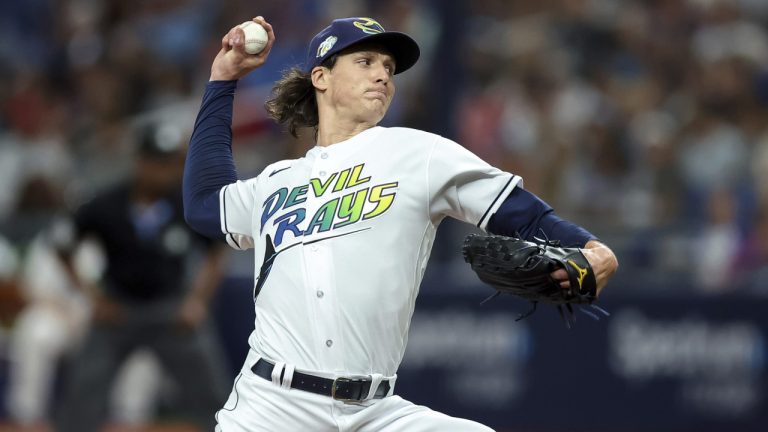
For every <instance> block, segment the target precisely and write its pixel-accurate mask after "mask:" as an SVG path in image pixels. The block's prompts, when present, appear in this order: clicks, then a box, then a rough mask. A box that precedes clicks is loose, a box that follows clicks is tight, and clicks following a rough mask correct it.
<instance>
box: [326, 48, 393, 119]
mask: <svg viewBox="0 0 768 432" xmlns="http://www.w3.org/2000/svg"><path fill="white" fill-rule="evenodd" d="M394 73H395V60H394V58H393V57H392V56H391V55H390V54H389V53H388V52H387V51H386V50H384V49H383V48H381V47H378V46H363V47H360V48H356V49H355V50H354V51H345V52H342V53H341V55H339V57H338V59H337V60H336V64H335V65H334V67H333V69H331V70H330V71H329V73H328V95H329V96H330V103H331V104H332V105H333V107H334V109H335V110H336V111H338V112H339V114H342V115H343V116H345V117H348V118H351V119H353V120H355V121H358V122H362V123H371V124H377V123H378V122H379V121H381V119H382V118H384V114H386V113H387V109H388V108H389V104H390V103H392V98H393V97H394V95H395V82H394V81H393V80H392V76H393V75H394Z"/></svg>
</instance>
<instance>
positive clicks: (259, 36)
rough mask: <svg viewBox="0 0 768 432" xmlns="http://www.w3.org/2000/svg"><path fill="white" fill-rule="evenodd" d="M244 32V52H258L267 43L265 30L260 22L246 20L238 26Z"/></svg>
mask: <svg viewBox="0 0 768 432" xmlns="http://www.w3.org/2000/svg"><path fill="white" fill-rule="evenodd" d="M239 27H240V28H241V29H243V33H245V52H247V53H248V54H258V53H260V52H261V51H262V50H263V49H264V47H265V46H266V45H267V39H268V37H267V31H266V30H264V27H262V26H261V24H259V23H256V22H253V21H246V22H244V23H242V24H240V26H239Z"/></svg>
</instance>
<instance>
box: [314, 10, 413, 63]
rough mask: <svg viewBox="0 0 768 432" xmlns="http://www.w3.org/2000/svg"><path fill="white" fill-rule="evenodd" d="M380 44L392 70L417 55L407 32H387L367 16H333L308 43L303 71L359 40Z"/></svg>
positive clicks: (411, 60)
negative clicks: (389, 60) (337, 17)
mask: <svg viewBox="0 0 768 432" xmlns="http://www.w3.org/2000/svg"><path fill="white" fill-rule="evenodd" d="M363 41H365V42H376V43H378V44H381V45H382V46H383V47H384V48H386V49H387V51H389V52H390V53H391V54H392V56H393V57H394V58H395V74H399V73H401V72H405V71H406V70H408V69H410V68H411V66H413V65H414V64H416V61H417V60H418V59H419V54H420V51H419V45H418V44H417V43H416V41H415V40H413V39H412V38H411V37H410V36H408V35H407V34H405V33H400V32H388V31H386V30H384V27H382V26H381V24H379V23H378V22H376V21H375V20H373V19H371V18H362V17H354V18H341V19H337V20H333V22H332V23H331V25H329V26H328V27H326V28H324V29H323V31H321V32H320V33H318V34H317V35H316V36H315V37H314V38H312V41H311V42H310V43H309V51H308V52H307V62H306V69H305V70H306V72H311V71H312V69H313V68H314V67H315V66H319V65H320V64H321V63H322V62H323V61H324V60H325V59H327V58H328V57H330V56H331V55H333V54H335V53H337V52H339V51H341V50H343V49H345V48H348V47H350V46H352V45H354V44H357V43H360V42H363Z"/></svg>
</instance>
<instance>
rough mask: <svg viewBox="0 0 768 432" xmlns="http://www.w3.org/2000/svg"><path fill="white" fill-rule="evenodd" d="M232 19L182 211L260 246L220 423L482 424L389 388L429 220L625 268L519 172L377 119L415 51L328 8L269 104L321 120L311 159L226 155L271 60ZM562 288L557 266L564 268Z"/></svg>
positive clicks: (232, 241)
mask: <svg viewBox="0 0 768 432" xmlns="http://www.w3.org/2000/svg"><path fill="white" fill-rule="evenodd" d="M254 21H255V22H257V23H259V24H261V25H262V26H263V27H264V28H265V29H266V30H267V33H268V36H269V39H268V42H267V45H266V47H265V49H264V50H263V51H262V52H261V53H259V54H256V55H249V54H246V53H245V51H244V47H243V44H244V34H243V32H242V30H241V29H239V28H238V27H234V28H232V29H231V30H230V31H229V32H228V33H227V34H226V35H225V36H224V37H223V39H222V41H221V50H220V51H219V53H218V55H217V56H216V58H215V60H214V61H213V65H212V67H211V78H210V82H209V83H208V84H207V87H206V91H205V95H204V96H203V102H202V106H201V109H200V112H199V114H198V118H197V121H196V124H195V129H194V132H193V135H192V138H191V142H190V148H189V152H188V155H187V165H186V168H185V173H184V206H185V216H186V219H187V222H188V223H189V224H190V225H191V226H192V227H193V228H194V229H196V230H197V231H199V232H201V233H203V234H206V235H208V236H210V237H217V238H224V239H226V241H227V243H229V245H231V246H232V247H233V248H235V249H239V250H245V249H250V248H253V249H254V251H255V254H254V256H255V283H254V287H253V298H254V301H255V309H256V320H255V329H254V331H253V332H252V333H251V336H250V337H249V345H250V351H249V354H248V356H247V358H246V360H245V363H244V365H243V368H242V371H241V373H240V374H239V375H238V376H237V378H236V380H235V383H234V387H233V389H232V392H231V394H230V397H229V399H228V401H227V402H226V404H225V405H224V406H223V407H222V409H221V410H219V411H218V412H217V413H216V420H217V423H218V427H217V430H218V431H224V432H237V431H243V432H244V431H262V430H264V431H274V430H282V431H307V430H312V431H341V430H345V431H452V430H456V431H484V430H489V429H488V428H487V427H485V426H483V425H480V424H478V423H475V422H472V421H469V420H464V419H457V418H453V417H449V416H447V415H445V414H441V413H438V412H435V411H432V410H430V409H429V408H426V407H423V406H417V405H414V404H412V403H410V402H408V401H406V400H404V399H402V398H400V397H398V396H395V395H393V391H394V387H395V381H396V379H397V368H398V366H399V364H400V361H401V359H402V357H403V353H404V351H405V347H406V343H407V341H408V327H409V324H410V320H411V315H412V313H413V310H414V303H415V300H416V295H417V294H418V289H419V284H420V282H421V279H422V276H423V274H424V269H425V267H426V265H427V260H428V258H429V254H430V249H431V247H432V244H433V240H434V236H435V231H436V229H437V226H438V224H439V223H440V221H441V220H442V219H443V218H444V217H446V216H451V217H454V218H457V219H460V220H463V221H466V222H469V223H472V224H474V225H476V226H478V227H480V228H481V229H484V230H487V231H490V232H493V233H499V234H504V233H514V232H519V233H520V234H521V236H522V237H524V238H525V237H532V236H533V235H535V234H537V233H539V232H542V231H543V232H544V233H546V235H547V236H548V237H549V238H551V239H560V240H561V241H562V242H563V244H569V245H578V247H583V248H584V249H583V250H584V255H585V256H586V257H587V258H588V260H589V262H590V263H591V264H592V266H593V268H594V270H595V274H596V279H597V284H598V289H602V287H604V286H605V283H606V281H607V279H608V278H609V277H610V275H611V274H612V273H613V272H614V271H615V270H616V267H617V261H616V258H615V256H614V255H613V253H612V252H611V251H610V249H609V248H608V247H606V246H605V245H603V244H602V243H600V242H598V241H597V240H596V238H595V237H594V236H593V235H592V234H590V233H589V232H587V231H586V230H584V229H582V228H580V227H578V226H576V225H574V224H571V223H569V222H567V221H564V220H562V219H560V218H558V217H557V216H555V215H554V214H553V213H552V209H551V208H550V207H549V206H548V205H546V204H545V203H544V202H542V201H541V200H539V199H538V198H536V197H535V196H534V195H532V194H531V193H529V192H527V191H525V190H524V189H523V188H522V187H521V186H522V183H521V179H520V177H518V176H516V175H513V174H510V173H506V172H503V171H500V170H498V169H496V168H494V167H492V166H490V165H488V164H487V163H485V162H483V161H482V160H480V159H479V158H477V157H476V156H475V155H473V154H472V153H470V152H469V151H467V150H466V149H464V148H463V147H462V146H460V145H459V144H457V143H454V142H452V141H450V140H448V139H445V138H442V137H440V136H437V135H433V134H430V133H426V132H422V131H418V130H413V129H405V128H383V127H379V126H377V124H378V123H379V121H381V119H382V118H383V117H384V115H385V114H386V112H387V108H388V107H389V105H390V103H391V102H392V98H393V96H394V93H395V75H397V74H399V73H402V72H405V71H406V70H407V69H409V68H410V67H411V66H413V65H414V64H415V63H416V61H417V59H418V57H419V47H418V45H417V43H416V42H415V41H414V40H413V39H412V38H411V37H409V36H407V35H405V34H403V33H398V32H389V31H385V30H384V28H383V27H382V26H381V25H380V24H379V23H378V22H376V21H375V20H373V19H370V18H346V19H338V20H335V21H333V22H332V23H331V24H330V26H328V27H327V28H325V29H324V30H322V31H321V32H320V33H318V34H317V35H316V36H315V37H314V38H313V39H312V41H311V42H310V43H309V48H308V55H307V60H306V64H304V65H302V66H299V67H295V68H293V69H291V70H290V71H288V72H287V73H286V74H285V75H284V77H283V79H282V80H280V81H279V82H277V84H276V85H275V88H274V92H273V96H272V98H271V99H270V100H269V101H267V104H266V106H267V110H268V111H269V113H270V115H271V116H272V117H274V118H275V119H276V120H277V121H278V122H280V123H283V124H285V125H287V127H288V129H289V130H290V132H291V133H292V134H294V135H295V134H296V133H297V130H298V129H299V128H302V127H308V128H313V129H314V132H315V138H316V146H315V147H313V148H311V149H310V150H309V151H308V152H307V153H306V155H305V156H304V157H302V158H299V159H295V160H284V161H280V162H277V163H274V164H272V165H270V166H268V167H267V168H266V169H265V170H264V171H263V172H262V173H261V174H259V175H258V176H257V177H255V178H251V179H248V180H245V181H239V180H237V176H236V172H235V167H234V164H233V159H232V152H231V119H232V106H233V99H234V94H235V88H236V86H237V80H238V79H239V78H241V77H243V76H244V75H246V74H248V73H250V72H251V71H253V70H255V69H257V68H258V67H260V66H261V65H263V64H264V62H265V61H266V60H267V57H268V55H269V51H270V49H271V48H272V45H273V44H274V42H275V35H274V32H273V30H272V27H271V26H270V25H269V24H268V23H267V22H266V21H265V20H264V19H263V18H262V17H256V18H254ZM553 276H554V277H556V278H558V280H561V281H562V282H561V284H562V285H563V286H567V285H568V282H567V277H566V276H565V274H564V271H563V270H558V271H556V272H555V273H553Z"/></svg>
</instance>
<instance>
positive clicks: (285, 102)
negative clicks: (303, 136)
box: [264, 54, 338, 138]
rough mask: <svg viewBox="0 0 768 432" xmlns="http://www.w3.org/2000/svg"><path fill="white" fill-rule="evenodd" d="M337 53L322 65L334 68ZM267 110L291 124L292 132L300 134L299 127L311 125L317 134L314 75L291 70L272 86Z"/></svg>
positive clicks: (280, 121) (278, 120) (284, 122)
mask: <svg viewBox="0 0 768 432" xmlns="http://www.w3.org/2000/svg"><path fill="white" fill-rule="evenodd" d="M337 57H338V56H337V55H336V54H334V55H332V56H330V57H328V58H327V59H325V61H324V62H323V63H322V66H324V67H327V68H328V69H333V66H334V65H335V64H336V58H337ZM264 108H266V109H267V113H268V114H269V116H270V117H272V118H273V119H274V120H275V121H277V122H278V123H280V124H284V125H286V126H288V132H290V133H291V135H293V136H294V137H295V138H298V137H299V132H298V131H299V129H300V128H303V127H311V128H314V130H315V135H317V125H318V122H319V121H320V118H319V116H318V113H317V98H316V96H315V87H314V86H313V85H312V76H311V75H310V74H309V73H308V72H304V71H302V70H301V69H300V68H298V67H293V68H291V69H288V70H287V71H286V72H285V73H283V76H282V78H280V80H279V81H277V82H276V83H275V85H274V86H273V87H272V96H271V97H270V98H269V99H267V101H266V102H265V103H264Z"/></svg>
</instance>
